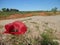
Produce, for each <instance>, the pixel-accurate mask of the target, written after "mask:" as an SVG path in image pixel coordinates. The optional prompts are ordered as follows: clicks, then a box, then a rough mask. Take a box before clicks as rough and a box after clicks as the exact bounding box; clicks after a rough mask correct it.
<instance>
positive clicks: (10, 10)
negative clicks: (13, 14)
mask: <svg viewBox="0 0 60 45" xmlns="http://www.w3.org/2000/svg"><path fill="white" fill-rule="evenodd" d="M10 11H17V12H18V11H19V10H18V9H10Z"/></svg>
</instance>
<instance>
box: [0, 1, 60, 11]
mask: <svg viewBox="0 0 60 45" xmlns="http://www.w3.org/2000/svg"><path fill="white" fill-rule="evenodd" d="M54 7H57V8H58V9H60V0H0V9H2V8H14V9H18V10H20V11H36V10H51V9H52V8H54Z"/></svg>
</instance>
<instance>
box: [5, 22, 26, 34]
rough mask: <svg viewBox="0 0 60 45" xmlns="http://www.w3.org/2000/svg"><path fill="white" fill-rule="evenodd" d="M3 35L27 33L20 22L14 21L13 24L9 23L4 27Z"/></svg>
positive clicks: (24, 26)
mask: <svg viewBox="0 0 60 45" xmlns="http://www.w3.org/2000/svg"><path fill="white" fill-rule="evenodd" d="M5 29H6V31H5V33H9V34H13V35H15V34H18V35H19V34H24V33H25V32H26V31H27V27H26V25H25V24H24V23H22V22H20V21H15V22H13V23H9V24H6V25H5Z"/></svg>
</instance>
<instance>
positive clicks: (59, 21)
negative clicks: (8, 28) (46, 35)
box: [0, 15, 60, 41]
mask: <svg viewBox="0 0 60 45" xmlns="http://www.w3.org/2000/svg"><path fill="white" fill-rule="evenodd" d="M14 21H22V22H23V23H25V24H26V26H27V27H28V28H27V29H28V30H30V33H29V34H28V35H29V37H31V35H32V36H33V37H38V36H39V34H41V33H42V32H43V31H44V29H45V28H47V27H48V28H52V29H53V30H54V31H55V32H54V34H55V36H56V37H57V40H58V41H60V15H56V16H32V17H26V18H17V19H7V20H0V30H1V32H3V31H4V30H5V28H4V26H5V25H6V24H8V23H11V22H14Z"/></svg>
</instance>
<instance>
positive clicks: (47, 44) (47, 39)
mask: <svg viewBox="0 0 60 45" xmlns="http://www.w3.org/2000/svg"><path fill="white" fill-rule="evenodd" d="M41 36H42V38H43V39H42V40H41V45H59V44H58V42H56V41H53V40H54V39H55V37H54V34H53V32H52V30H50V29H49V30H46V31H45V32H43V33H42V34H41Z"/></svg>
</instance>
